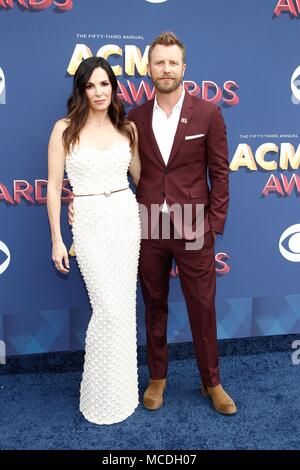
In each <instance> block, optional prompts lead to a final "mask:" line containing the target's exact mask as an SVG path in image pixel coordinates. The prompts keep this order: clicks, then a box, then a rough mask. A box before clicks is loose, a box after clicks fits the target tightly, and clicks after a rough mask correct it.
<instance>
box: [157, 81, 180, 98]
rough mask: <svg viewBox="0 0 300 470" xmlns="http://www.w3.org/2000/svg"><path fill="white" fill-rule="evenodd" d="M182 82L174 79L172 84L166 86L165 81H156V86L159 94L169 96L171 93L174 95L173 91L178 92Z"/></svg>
mask: <svg viewBox="0 0 300 470" xmlns="http://www.w3.org/2000/svg"><path fill="white" fill-rule="evenodd" d="M166 78H168V77H166ZM181 82H182V80H180V81H179V80H176V79H174V78H171V79H170V83H169V84H166V82H165V81H162V80H159V79H157V80H154V86H155V89H156V90H157V91H158V92H159V93H165V94H169V93H173V91H175V90H177V88H179V87H180V85H181Z"/></svg>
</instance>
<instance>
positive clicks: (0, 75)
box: [0, 67, 6, 104]
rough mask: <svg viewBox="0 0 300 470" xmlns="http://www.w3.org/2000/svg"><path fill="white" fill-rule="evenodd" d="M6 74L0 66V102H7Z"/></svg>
mask: <svg viewBox="0 0 300 470" xmlns="http://www.w3.org/2000/svg"><path fill="white" fill-rule="evenodd" d="M5 90H6V89H5V75H4V72H3V70H2V68H1V67H0V104H5V103H6V93H5Z"/></svg>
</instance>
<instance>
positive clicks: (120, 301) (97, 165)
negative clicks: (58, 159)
mask: <svg viewBox="0 0 300 470" xmlns="http://www.w3.org/2000/svg"><path fill="white" fill-rule="evenodd" d="M130 160H131V150H130V146H129V143H128V144H127V143H126V142H125V143H124V144H121V145H118V146H116V147H113V148H111V149H108V150H96V149H93V148H87V147H83V146H80V145H79V146H77V147H74V148H73V150H72V151H71V152H70V154H69V155H68V156H67V158H66V164H65V169H66V173H67V176H68V179H69V182H70V184H71V187H72V190H73V193H74V194H75V195H76V196H78V197H75V198H74V223H73V226H72V232H73V243H74V247H75V252H76V259H77V263H78V266H79V269H80V271H81V274H82V277H83V280H84V282H85V285H86V288H87V292H88V295H89V299H90V303H91V308H92V316H91V320H90V322H89V325H88V329H87V333H86V340H85V359H84V370H83V375H82V381H81V386H80V411H81V412H82V414H83V415H84V417H85V418H86V419H87V420H88V421H90V422H92V423H96V424H113V423H118V422H120V421H123V420H124V419H126V418H127V417H129V416H130V415H131V414H132V413H133V412H134V410H135V408H136V407H137V405H138V402H139V400H138V375H137V340H136V283H137V269H138V257H139V250H140V238H141V230H140V219H139V210H138V204H137V201H136V198H135V195H134V193H133V192H132V191H131V189H130V188H129V183H128V178H127V172H128V168H129V164H130ZM123 188H127V189H126V190H124V191H119V192H112V193H111V194H110V192H111V191H115V190H119V189H123ZM103 192H106V194H107V195H95V194H97V193H103ZM88 194H93V195H89V196H88ZM109 194H110V195H109Z"/></svg>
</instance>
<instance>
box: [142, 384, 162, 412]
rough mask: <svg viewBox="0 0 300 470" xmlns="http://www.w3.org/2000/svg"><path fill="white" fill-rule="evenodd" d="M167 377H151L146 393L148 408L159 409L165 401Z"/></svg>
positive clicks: (145, 404) (145, 401) (145, 398)
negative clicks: (156, 378)
mask: <svg viewBox="0 0 300 470" xmlns="http://www.w3.org/2000/svg"><path fill="white" fill-rule="evenodd" d="M165 388H166V379H158V380H155V379H150V382H149V385H148V387H147V388H146V390H145V393H144V407H145V408H147V410H151V411H153V410H157V409H158V408H160V407H161V406H162V404H163V402H164V390H165Z"/></svg>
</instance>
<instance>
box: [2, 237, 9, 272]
mask: <svg viewBox="0 0 300 470" xmlns="http://www.w3.org/2000/svg"><path fill="white" fill-rule="evenodd" d="M2 253H3V254H4V255H5V259H4V261H2V262H1V261H0V275H1V274H3V273H4V271H6V270H7V268H8V266H9V264H10V251H9V249H8V246H6V245H5V243H4V242H2V241H1V240H0V254H2ZM1 258H2V256H1Z"/></svg>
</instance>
